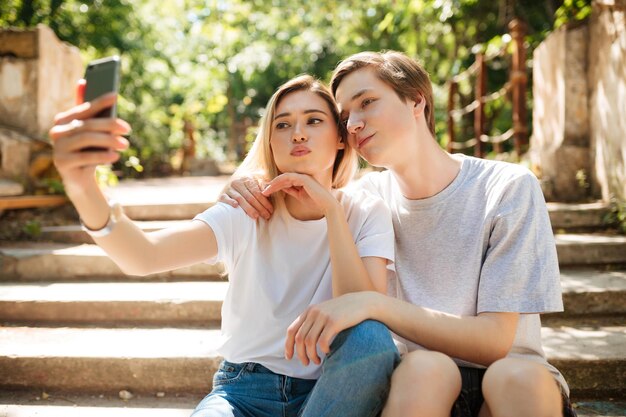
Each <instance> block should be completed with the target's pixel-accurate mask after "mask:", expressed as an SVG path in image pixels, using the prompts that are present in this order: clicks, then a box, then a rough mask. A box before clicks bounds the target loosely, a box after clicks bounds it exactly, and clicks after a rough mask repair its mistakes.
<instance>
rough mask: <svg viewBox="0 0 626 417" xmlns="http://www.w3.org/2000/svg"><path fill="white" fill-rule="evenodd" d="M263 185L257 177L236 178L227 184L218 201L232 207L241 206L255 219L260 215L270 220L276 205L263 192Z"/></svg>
mask: <svg viewBox="0 0 626 417" xmlns="http://www.w3.org/2000/svg"><path fill="white" fill-rule="evenodd" d="M261 186H262V185H261V184H259V181H257V180H256V179H255V178H251V177H241V178H235V179H233V180H232V182H231V183H230V184H228V185H227V186H226V189H225V191H224V193H223V194H222V195H220V197H219V199H218V201H219V202H221V203H226V204H228V205H229V206H231V207H235V208H236V207H241V208H242V209H243V211H245V212H246V214H247V215H248V216H250V217H251V218H253V219H255V220H256V219H258V218H259V217H263V218H264V219H265V220H269V219H270V217H271V216H272V213H274V207H273V206H272V202H271V201H270V199H269V198H267V197H266V196H264V195H263V194H261Z"/></svg>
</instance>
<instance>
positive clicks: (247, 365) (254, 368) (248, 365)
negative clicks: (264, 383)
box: [222, 360, 277, 375]
mask: <svg viewBox="0 0 626 417" xmlns="http://www.w3.org/2000/svg"><path fill="white" fill-rule="evenodd" d="M222 363H223V365H224V366H225V367H227V368H232V370H233V371H240V370H241V369H245V370H246V371H247V372H252V373H257V374H275V375H277V374H276V372H273V371H271V370H269V369H267V368H266V367H265V366H263V365H261V364H260V363H256V362H244V363H234V362H228V361H226V360H225V361H223V362H222Z"/></svg>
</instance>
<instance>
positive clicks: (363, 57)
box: [330, 51, 435, 136]
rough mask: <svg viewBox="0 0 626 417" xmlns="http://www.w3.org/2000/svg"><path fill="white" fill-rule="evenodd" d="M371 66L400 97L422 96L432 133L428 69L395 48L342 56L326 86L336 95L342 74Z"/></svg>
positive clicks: (413, 97) (403, 98)
mask: <svg viewBox="0 0 626 417" xmlns="http://www.w3.org/2000/svg"><path fill="white" fill-rule="evenodd" d="M365 67H372V68H374V69H375V70H376V74H377V75H378V78H380V79H381V80H382V81H383V82H385V83H386V84H388V85H389V86H390V87H391V88H393V90H394V91H395V92H396V94H397V95H398V97H400V98H401V99H402V100H404V101H406V100H415V99H416V98H417V96H418V95H421V96H423V97H424V100H426V103H425V104H426V105H425V106H424V117H425V118H426V123H427V124H428V129H429V130H430V133H432V134H433V136H434V135H435V114H434V106H433V86H432V84H431V83H430V77H429V76H428V72H426V70H425V69H424V67H422V66H421V65H420V64H419V63H417V62H416V61H415V60H413V59H411V58H409V57H408V56H406V55H405V54H403V53H401V52H396V51H385V52H370V51H367V52H360V53H358V54H354V55H352V56H349V57H348V58H346V59H344V60H343V61H341V62H340V63H339V65H337V68H335V71H334V72H333V76H332V78H331V80H330V88H331V90H332V92H333V95H335V96H336V94H337V88H338V87H339V84H341V81H342V80H343V78H344V77H345V76H346V75H348V74H351V73H352V72H354V71H357V70H359V69H361V68H365Z"/></svg>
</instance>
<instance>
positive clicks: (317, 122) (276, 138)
mask: <svg viewBox="0 0 626 417" xmlns="http://www.w3.org/2000/svg"><path fill="white" fill-rule="evenodd" d="M271 128H272V130H271V135H270V145H271V148H272V154H273V156H274V161H275V162H276V166H277V167H278V170H279V171H280V172H297V173H301V174H308V175H311V176H313V177H314V178H316V179H317V180H318V181H319V182H320V183H321V184H324V185H328V186H330V184H331V182H332V171H333V165H334V163H335V158H336V156H337V151H338V150H339V149H343V148H344V144H343V143H341V136H340V134H339V130H338V128H337V124H336V123H335V119H334V118H333V113H332V112H331V110H330V107H329V105H328V103H327V102H326V101H325V100H324V99H323V98H322V97H320V96H319V95H317V94H316V93H313V92H310V91H295V92H293V93H289V94H287V95H286V96H284V97H283V98H282V100H281V101H280V103H279V104H278V106H277V107H276V111H275V112H274V119H273V120H272V121H271Z"/></svg>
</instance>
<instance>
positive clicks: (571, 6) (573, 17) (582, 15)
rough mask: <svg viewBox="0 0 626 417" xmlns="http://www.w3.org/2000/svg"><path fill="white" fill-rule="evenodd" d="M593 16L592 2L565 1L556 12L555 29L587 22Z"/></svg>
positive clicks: (580, 0)
mask: <svg viewBox="0 0 626 417" xmlns="http://www.w3.org/2000/svg"><path fill="white" fill-rule="evenodd" d="M590 14H591V0H564V1H563V5H561V7H559V8H558V9H557V10H556V13H555V19H554V27H555V28H559V27H561V26H563V25H565V24H568V23H571V22H577V21H581V20H585V19H586V18H587V16H589V15H590Z"/></svg>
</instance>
